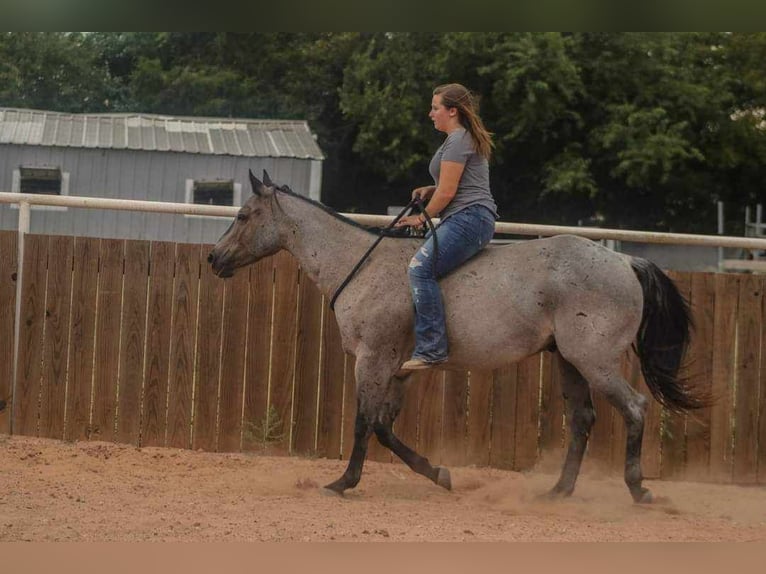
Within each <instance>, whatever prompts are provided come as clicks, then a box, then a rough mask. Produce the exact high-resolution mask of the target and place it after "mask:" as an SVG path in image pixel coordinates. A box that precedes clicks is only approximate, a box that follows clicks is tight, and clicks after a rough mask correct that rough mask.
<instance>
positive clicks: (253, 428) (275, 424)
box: [244, 405, 286, 450]
mask: <svg viewBox="0 0 766 574" xmlns="http://www.w3.org/2000/svg"><path fill="white" fill-rule="evenodd" d="M244 432H245V439H246V442H247V443H250V444H255V445H257V446H258V448H260V449H261V450H267V449H268V448H269V447H270V446H272V445H275V444H279V443H281V442H283V441H284V440H285V438H286V434H285V432H284V422H283V420H282V417H280V416H279V412H278V411H277V409H276V408H274V405H269V409H268V411H266V416H265V417H263V418H262V419H260V420H259V421H257V422H248V423H246V424H245V431H244Z"/></svg>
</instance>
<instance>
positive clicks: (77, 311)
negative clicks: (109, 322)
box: [65, 237, 101, 440]
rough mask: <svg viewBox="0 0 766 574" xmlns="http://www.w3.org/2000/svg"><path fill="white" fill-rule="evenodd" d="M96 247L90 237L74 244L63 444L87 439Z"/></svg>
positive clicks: (93, 335)
mask: <svg viewBox="0 0 766 574" xmlns="http://www.w3.org/2000/svg"><path fill="white" fill-rule="evenodd" d="M100 245H101V240H100V239H96V238H91V237H78V238H76V239H75V243H74V270H73V277H72V321H71V333H70V335H69V381H68V384H67V414H66V431H65V437H66V439H67V440H86V439H88V438H90V435H91V421H90V416H91V391H92V389H93V357H94V353H95V345H94V342H95V337H96V292H97V288H98V258H99V252H100Z"/></svg>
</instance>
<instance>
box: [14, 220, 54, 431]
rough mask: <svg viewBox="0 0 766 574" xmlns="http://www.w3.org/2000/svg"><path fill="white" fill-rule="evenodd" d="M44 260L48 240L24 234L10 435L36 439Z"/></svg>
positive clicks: (44, 277)
mask: <svg viewBox="0 0 766 574" xmlns="http://www.w3.org/2000/svg"><path fill="white" fill-rule="evenodd" d="M47 260H48V237H47V236H44V235H27V236H26V237H25V239H24V261H23V265H24V271H23V276H22V283H23V285H22V289H23V291H22V293H23V295H22V300H21V311H20V312H21V317H20V321H21V324H20V328H19V356H18V372H17V374H16V395H15V396H14V397H13V399H14V402H13V408H14V416H13V419H14V422H13V432H14V433H16V434H22V435H29V436H36V435H37V428H38V425H37V422H38V415H39V401H40V384H41V381H42V347H43V345H42V342H43V323H44V321H45V281H46V274H47V263H48V261H47Z"/></svg>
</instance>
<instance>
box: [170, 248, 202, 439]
mask: <svg viewBox="0 0 766 574" xmlns="http://www.w3.org/2000/svg"><path fill="white" fill-rule="evenodd" d="M199 253H200V247H199V245H182V244H178V245H177V246H176V257H175V259H176V264H175V278H174V281H173V301H174V303H175V305H174V307H173V325H172V331H171V342H170V372H169V380H168V423H167V439H166V445H167V446H170V447H177V448H189V447H190V446H191V420H192V390H193V385H194V364H195V355H194V352H195V345H194V343H195V335H196V325H197V297H198V293H199V274H200V264H199Z"/></svg>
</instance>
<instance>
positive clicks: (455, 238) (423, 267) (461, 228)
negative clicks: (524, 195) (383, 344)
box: [408, 205, 495, 363]
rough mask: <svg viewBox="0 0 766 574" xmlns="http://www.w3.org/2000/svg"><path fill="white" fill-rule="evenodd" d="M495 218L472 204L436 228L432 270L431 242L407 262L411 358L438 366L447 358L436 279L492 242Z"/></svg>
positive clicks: (443, 321)
mask: <svg viewBox="0 0 766 574" xmlns="http://www.w3.org/2000/svg"><path fill="white" fill-rule="evenodd" d="M494 232H495V216H494V215H493V214H492V212H491V211H490V210H489V209H487V208H486V207H483V206H481V205H472V206H469V207H466V208H465V209H462V210H460V211H458V212H457V213H456V214H454V215H451V216H450V217H448V218H447V219H445V220H444V221H443V222H442V223H441V224H440V225H439V227H437V228H436V239H437V245H438V248H439V255H438V257H437V258H436V269H434V261H433V252H434V240H433V237H431V234H430V233H429V234H428V235H427V236H426V241H425V243H424V244H423V245H422V246H421V248H420V249H418V251H417V253H415V255H414V256H413V257H412V259H411V260H410V266H409V270H408V275H409V279H410V290H411V291H412V301H413V302H414V304H415V350H414V351H413V353H412V358H413V359H421V360H423V361H426V362H429V363H438V362H441V361H444V360H446V359H447V354H448V352H449V347H448V344H447V325H446V323H445V319H444V304H443V303H442V296H441V290H440V289H439V284H438V283H437V280H438V279H440V278H442V277H444V276H445V275H446V274H447V273H449V272H450V271H452V270H453V269H455V268H456V267H458V266H460V265H461V264H463V263H465V262H466V261H467V260H468V259H470V258H471V257H473V256H474V255H476V253H478V252H479V251H480V250H481V249H482V248H483V247H485V246H486V245H487V243H489V240H490V239H492V235H493V234H494Z"/></svg>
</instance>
